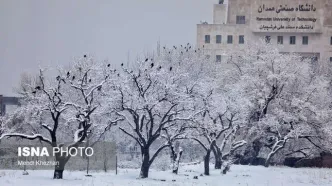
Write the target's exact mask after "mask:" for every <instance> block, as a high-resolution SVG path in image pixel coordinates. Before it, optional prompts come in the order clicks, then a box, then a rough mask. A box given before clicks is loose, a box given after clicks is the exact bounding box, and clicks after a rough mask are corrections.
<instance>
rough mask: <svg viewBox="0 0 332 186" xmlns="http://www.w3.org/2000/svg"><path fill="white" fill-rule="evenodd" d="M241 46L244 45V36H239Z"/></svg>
mask: <svg viewBox="0 0 332 186" xmlns="http://www.w3.org/2000/svg"><path fill="white" fill-rule="evenodd" d="M239 44H244V35H240V36H239Z"/></svg>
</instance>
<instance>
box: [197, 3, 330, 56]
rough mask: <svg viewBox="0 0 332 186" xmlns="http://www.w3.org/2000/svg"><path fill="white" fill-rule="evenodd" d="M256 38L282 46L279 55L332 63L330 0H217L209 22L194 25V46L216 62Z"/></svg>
mask: <svg viewBox="0 0 332 186" xmlns="http://www.w3.org/2000/svg"><path fill="white" fill-rule="evenodd" d="M260 38H261V39H265V41H266V42H270V43H272V44H276V45H277V44H279V45H283V47H281V52H283V53H299V54H300V55H301V56H305V57H306V56H307V57H311V58H312V59H313V60H318V59H321V60H328V61H331V62H332V0H296V1H294V0H228V3H227V4H223V2H222V1H221V2H220V1H219V4H215V5H214V10H213V23H212V24H202V23H201V24H198V25H197V46H198V47H200V48H203V47H204V49H205V50H204V51H207V52H206V53H207V55H210V56H211V57H214V58H215V60H216V61H223V59H224V56H223V55H224V51H226V50H234V49H235V50H239V49H241V47H242V46H243V44H244V43H246V42H248V41H249V40H258V39H260Z"/></svg>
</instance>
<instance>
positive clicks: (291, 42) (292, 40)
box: [289, 36, 296, 45]
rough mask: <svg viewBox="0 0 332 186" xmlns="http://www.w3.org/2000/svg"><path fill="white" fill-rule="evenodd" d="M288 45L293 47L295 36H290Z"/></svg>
mask: <svg viewBox="0 0 332 186" xmlns="http://www.w3.org/2000/svg"><path fill="white" fill-rule="evenodd" d="M289 44H291V45H295V44H296V36H290V38H289Z"/></svg>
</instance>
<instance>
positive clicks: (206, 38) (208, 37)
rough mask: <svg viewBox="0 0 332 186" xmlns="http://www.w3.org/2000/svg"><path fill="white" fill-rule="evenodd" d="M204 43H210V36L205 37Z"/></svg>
mask: <svg viewBox="0 0 332 186" xmlns="http://www.w3.org/2000/svg"><path fill="white" fill-rule="evenodd" d="M205 43H210V35H205Z"/></svg>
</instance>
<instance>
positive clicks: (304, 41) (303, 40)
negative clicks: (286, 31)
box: [302, 36, 309, 45]
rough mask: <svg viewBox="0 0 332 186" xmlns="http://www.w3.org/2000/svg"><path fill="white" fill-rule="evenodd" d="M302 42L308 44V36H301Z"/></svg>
mask: <svg viewBox="0 0 332 186" xmlns="http://www.w3.org/2000/svg"><path fill="white" fill-rule="evenodd" d="M302 44H303V45H308V44H309V37H308V36H303V37H302Z"/></svg>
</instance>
